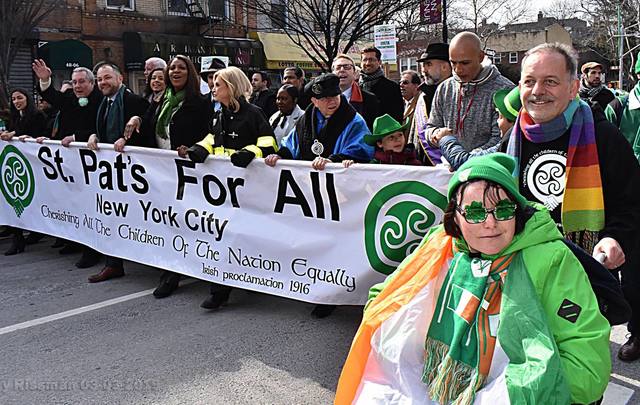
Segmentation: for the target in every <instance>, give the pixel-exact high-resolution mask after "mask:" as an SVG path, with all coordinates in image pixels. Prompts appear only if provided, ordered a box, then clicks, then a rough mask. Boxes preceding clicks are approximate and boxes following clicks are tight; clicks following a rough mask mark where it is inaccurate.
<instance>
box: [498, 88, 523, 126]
mask: <svg viewBox="0 0 640 405" xmlns="http://www.w3.org/2000/svg"><path fill="white" fill-rule="evenodd" d="M493 104H495V106H496V108H497V109H498V111H500V114H502V116H503V117H505V118H506V119H507V120H509V121H511V122H515V121H516V117H517V116H518V112H519V111H520V108H522V103H521V102H520V89H519V88H518V87H514V88H513V89H500V90H498V91H496V92H495V93H494V94H493Z"/></svg>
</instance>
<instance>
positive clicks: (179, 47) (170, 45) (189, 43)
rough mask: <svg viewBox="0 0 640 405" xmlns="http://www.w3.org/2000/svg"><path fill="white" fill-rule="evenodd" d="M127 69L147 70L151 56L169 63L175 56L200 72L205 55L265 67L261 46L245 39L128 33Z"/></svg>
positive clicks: (125, 36)
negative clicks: (190, 62)
mask: <svg viewBox="0 0 640 405" xmlns="http://www.w3.org/2000/svg"><path fill="white" fill-rule="evenodd" d="M122 41H123V43H124V65H125V69H126V70H128V71H131V70H144V61H145V60H147V59H148V58H150V57H152V56H158V57H160V58H162V59H164V60H169V59H171V58H173V57H174V56H175V55H185V56H188V57H189V58H190V59H191V60H192V61H193V63H194V64H195V65H196V68H197V69H198V70H199V69H200V59H201V58H202V57H203V56H210V55H219V56H228V57H229V63H230V64H231V65H232V66H238V67H240V68H244V69H249V70H259V69H261V68H262V66H263V56H262V51H261V48H262V45H261V44H260V42H258V41H255V40H250V39H246V38H203V37H190V36H186V35H167V34H156V33H144V32H125V33H124V34H123V37H122Z"/></svg>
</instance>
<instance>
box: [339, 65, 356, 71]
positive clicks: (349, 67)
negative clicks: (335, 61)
mask: <svg viewBox="0 0 640 405" xmlns="http://www.w3.org/2000/svg"><path fill="white" fill-rule="evenodd" d="M351 69H353V65H350V64H347V65H336V68H335V70H351Z"/></svg>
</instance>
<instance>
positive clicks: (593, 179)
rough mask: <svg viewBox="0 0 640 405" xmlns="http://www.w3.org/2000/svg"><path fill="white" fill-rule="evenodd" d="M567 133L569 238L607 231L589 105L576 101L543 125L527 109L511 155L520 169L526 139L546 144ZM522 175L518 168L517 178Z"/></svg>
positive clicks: (513, 133) (563, 215) (511, 144)
mask: <svg viewBox="0 0 640 405" xmlns="http://www.w3.org/2000/svg"><path fill="white" fill-rule="evenodd" d="M567 130H570V133H569V148H568V150H567V170H566V174H565V179H566V185H565V191H564V196H563V199H562V209H561V210H562V211H561V221H562V228H563V231H564V233H565V235H567V236H569V234H570V233H574V232H583V231H587V233H593V232H598V231H600V230H602V228H604V197H603V193H602V178H601V177H600V162H599V160H598V149H597V147H596V137H595V126H594V124H593V114H592V112H591V108H590V107H589V105H588V104H587V103H585V102H584V101H582V100H579V99H575V100H572V101H571V102H570V103H569V105H568V106H567V108H566V109H565V111H564V113H563V114H562V115H560V116H558V117H556V118H555V119H553V120H551V121H549V122H546V123H543V124H535V123H534V122H533V119H532V118H531V116H530V115H529V113H528V112H527V111H526V110H525V109H524V108H523V109H522V110H521V111H520V115H519V116H518V119H517V120H516V123H515V125H514V127H513V131H511V137H510V139H509V147H508V152H509V154H510V155H512V156H515V158H516V162H518V165H519V163H520V162H519V161H520V152H521V145H522V136H523V135H524V137H525V138H526V139H527V140H529V141H530V142H533V143H543V142H549V141H552V140H554V139H557V138H559V137H560V136H562V135H563V134H564V133H565V132H566V131H567ZM519 173H520V169H519V167H516V172H515V175H516V176H517V175H518V174H519ZM590 244H591V243H589V245H590ZM581 245H582V244H581ZM583 247H585V246H583Z"/></svg>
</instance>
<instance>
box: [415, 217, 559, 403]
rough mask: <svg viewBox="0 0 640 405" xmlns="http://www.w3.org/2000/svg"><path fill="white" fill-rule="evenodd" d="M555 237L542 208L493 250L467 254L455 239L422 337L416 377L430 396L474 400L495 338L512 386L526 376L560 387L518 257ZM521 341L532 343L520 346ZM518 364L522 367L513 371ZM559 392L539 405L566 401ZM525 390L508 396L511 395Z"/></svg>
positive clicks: (547, 334) (553, 354) (548, 338)
mask: <svg viewBox="0 0 640 405" xmlns="http://www.w3.org/2000/svg"><path fill="white" fill-rule="evenodd" d="M559 238H561V235H560V233H559V232H558V230H557V228H556V227H555V224H554V223H553V221H552V220H551V218H550V216H549V214H548V212H546V211H544V212H540V211H538V212H537V213H536V214H534V216H533V217H532V218H531V219H530V220H529V221H527V225H526V226H525V229H524V230H523V231H522V232H520V233H519V234H518V235H516V236H515V237H514V239H513V241H512V242H511V244H510V245H509V246H508V247H507V248H505V249H504V250H503V251H502V252H500V253H499V254H498V255H494V256H485V255H482V256H480V257H472V256H473V255H470V253H469V249H468V247H467V245H466V243H465V242H464V240H461V239H460V240H457V241H456V249H457V250H458V251H457V253H456V254H455V256H454V258H453V260H452V261H451V264H450V267H449V271H448V272H447V276H446V278H445V281H444V283H443V287H442V289H441V291H440V294H439V296H438V301H437V304H436V309H435V312H434V315H433V319H432V321H431V324H430V326H429V331H428V333H427V338H426V342H425V350H426V356H425V365H424V372H423V377H422V380H423V382H425V383H426V384H428V386H429V396H430V398H431V399H433V400H436V401H438V402H439V403H443V404H444V403H453V404H455V405H460V404H472V403H473V401H474V399H475V394H476V392H477V391H478V390H479V389H481V388H482V386H483V385H484V383H485V381H486V378H487V376H488V374H489V371H490V368H491V362H492V359H493V352H494V349H495V345H496V343H497V341H499V342H500V345H501V346H502V348H503V350H504V351H505V353H507V355H508V356H509V359H510V364H509V366H508V369H507V376H508V378H509V380H512V382H513V383H514V384H512V385H513V386H519V387H520V389H521V390H522V387H527V386H528V385H527V381H528V382H531V381H536V384H537V385H536V386H539V384H544V385H546V386H549V387H563V386H564V384H565V383H564V376H563V374H562V367H561V364H560V357H559V355H558V352H557V347H556V345H555V341H554V339H553V335H552V333H551V331H550V329H549V327H548V325H547V323H546V316H545V314H544V310H543V308H542V305H541V304H540V301H539V298H538V297H537V294H536V291H535V289H534V287H533V283H532V282H531V278H530V277H529V274H528V271H527V268H526V265H525V263H524V262H523V261H522V255H521V250H523V249H524V248H526V247H527V246H531V245H534V244H537V243H541V242H543V241H548V240H555V239H559ZM505 281H508V282H505ZM498 320H499V322H498ZM498 325H500V327H499V326H498ZM502 325H506V326H505V327H504V328H502V327H501V326H502ZM519 326H526V327H519ZM527 339H528V340H532V339H533V340H535V343H536V344H533V345H528V346H525V347H524V349H523V346H524V345H523V344H522V342H524V341H526V340H527ZM541 348H544V349H546V350H540V349H541ZM536 356H537V357H536ZM512 357H513V359H512ZM532 359H537V361H534V360H532ZM514 360H516V361H514ZM521 363H522V364H525V363H526V364H528V369H527V370H524V371H523V370H519V369H518V367H520V364H521ZM533 392H538V391H535V390H533ZM542 392H544V390H542ZM558 392H560V393H561V392H568V391H566V390H565V391H562V390H557V391H556V390H555V389H554V390H553V394H552V395H547V396H546V397H545V398H544V401H543V402H540V403H566V402H567V401H568V398H563V395H561V394H558ZM544 393H546V392H544ZM529 394H530V393H524V392H521V393H517V392H514V393H513V395H515V397H530V395H529ZM509 395H510V396H511V395H512V392H511V390H510V392H509ZM531 395H535V394H531ZM543 395H544V394H543ZM564 395H565V396H566V394H564ZM515 397H514V398H515ZM538 399H541V398H538ZM549 401H551V402H549Z"/></svg>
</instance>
